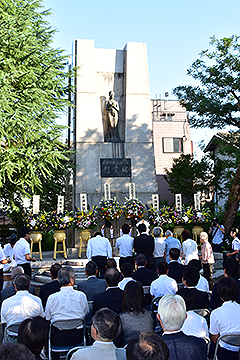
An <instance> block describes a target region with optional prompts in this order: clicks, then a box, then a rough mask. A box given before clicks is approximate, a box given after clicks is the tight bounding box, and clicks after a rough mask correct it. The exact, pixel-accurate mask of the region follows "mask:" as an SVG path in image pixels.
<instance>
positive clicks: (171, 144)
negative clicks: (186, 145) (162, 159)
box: [163, 138, 183, 153]
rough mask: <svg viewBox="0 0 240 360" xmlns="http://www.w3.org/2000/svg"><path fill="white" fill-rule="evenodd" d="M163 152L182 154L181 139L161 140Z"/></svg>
mask: <svg viewBox="0 0 240 360" xmlns="http://www.w3.org/2000/svg"><path fill="white" fill-rule="evenodd" d="M163 152H164V153H182V152H183V140H182V138H163Z"/></svg>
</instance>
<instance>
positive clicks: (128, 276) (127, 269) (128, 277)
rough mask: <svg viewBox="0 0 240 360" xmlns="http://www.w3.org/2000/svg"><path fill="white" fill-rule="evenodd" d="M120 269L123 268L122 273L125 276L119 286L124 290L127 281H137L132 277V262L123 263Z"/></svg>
mask: <svg viewBox="0 0 240 360" xmlns="http://www.w3.org/2000/svg"><path fill="white" fill-rule="evenodd" d="M120 269H121V274H122V276H123V279H122V280H121V281H120V282H119V283H118V287H119V288H120V289H121V290H124V289H125V286H126V285H127V283H128V282H129V281H135V280H133V278H132V274H133V269H134V267H133V265H132V264H131V263H124V264H122V266H121V268H120Z"/></svg>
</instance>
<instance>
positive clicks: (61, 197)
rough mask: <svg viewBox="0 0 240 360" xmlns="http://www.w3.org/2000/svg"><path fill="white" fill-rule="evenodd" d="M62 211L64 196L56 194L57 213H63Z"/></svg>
mask: <svg viewBox="0 0 240 360" xmlns="http://www.w3.org/2000/svg"><path fill="white" fill-rule="evenodd" d="M63 212H64V196H61V195H59V196H58V204H57V214H63Z"/></svg>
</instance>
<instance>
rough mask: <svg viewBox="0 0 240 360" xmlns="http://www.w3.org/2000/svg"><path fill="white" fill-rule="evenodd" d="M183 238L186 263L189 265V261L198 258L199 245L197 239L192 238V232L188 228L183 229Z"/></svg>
mask: <svg viewBox="0 0 240 360" xmlns="http://www.w3.org/2000/svg"><path fill="white" fill-rule="evenodd" d="M182 238H183V240H184V242H183V244H182V247H183V255H184V257H185V265H188V263H189V261H191V260H193V259H198V247H197V243H196V241H194V240H192V239H191V233H190V231H188V230H183V232H182Z"/></svg>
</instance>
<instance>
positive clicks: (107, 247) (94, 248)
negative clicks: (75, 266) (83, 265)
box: [87, 235, 112, 261]
mask: <svg viewBox="0 0 240 360" xmlns="http://www.w3.org/2000/svg"><path fill="white" fill-rule="evenodd" d="M93 256H107V257H112V247H111V244H110V241H109V240H108V239H107V238H105V237H102V236H100V235H97V236H96V237H93V238H91V239H90V240H88V244H87V258H88V260H89V261H90V260H91V258H92V257H93Z"/></svg>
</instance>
